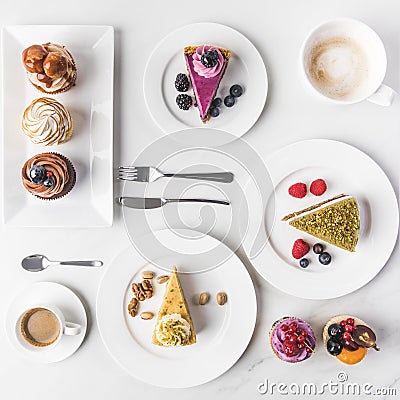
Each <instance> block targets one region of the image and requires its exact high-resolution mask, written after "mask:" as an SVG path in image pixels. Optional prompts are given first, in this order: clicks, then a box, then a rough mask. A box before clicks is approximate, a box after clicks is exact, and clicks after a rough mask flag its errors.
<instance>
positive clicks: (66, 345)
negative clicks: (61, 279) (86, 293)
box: [6, 282, 87, 363]
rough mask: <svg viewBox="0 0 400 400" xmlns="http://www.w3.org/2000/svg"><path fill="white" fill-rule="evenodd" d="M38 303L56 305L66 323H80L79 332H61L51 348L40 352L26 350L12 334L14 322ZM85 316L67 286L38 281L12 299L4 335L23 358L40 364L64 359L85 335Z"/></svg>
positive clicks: (83, 310) (79, 343)
mask: <svg viewBox="0 0 400 400" xmlns="http://www.w3.org/2000/svg"><path fill="white" fill-rule="evenodd" d="M38 304H41V305H46V304H51V305H55V306H57V307H58V308H59V309H60V310H61V311H62V313H63V314H64V316H65V319H66V320H67V321H69V322H74V323H77V324H79V325H81V327H82V329H81V333H80V334H79V335H75V336H65V335H63V336H62V337H61V339H60V341H59V343H58V344H57V345H56V346H55V347H51V348H49V349H44V350H43V351H29V350H28V349H27V348H25V347H24V346H22V345H21V343H20V342H19V341H18V339H17V337H16V335H15V329H16V323H17V321H18V318H19V317H20V316H21V314H22V313H23V312H24V311H25V310H28V309H29V308H31V307H34V306H36V305H38ZM86 328H87V317H86V311H85V308H84V306H83V304H82V302H81V301H80V299H79V297H78V296H77V295H76V294H75V293H74V292H73V291H72V290H71V289H68V288H67V287H65V286H63V285H60V284H58V283H53V282H38V283H34V284H33V285H31V286H30V287H28V288H26V289H25V290H24V291H23V292H21V293H19V294H18V296H17V297H16V298H15V299H14V300H13V302H12V304H11V306H10V308H9V310H8V312H7V317H6V330H7V336H8V338H9V340H10V342H11V343H12V344H13V345H14V347H15V348H16V349H17V350H18V351H19V352H20V353H21V354H22V355H23V356H25V357H27V358H29V359H31V360H33V361H36V362H40V363H54V362H58V361H62V360H65V359H66V358H68V357H69V356H71V355H72V354H74V353H75V351H76V350H78V348H79V346H80V345H81V344H82V342H83V339H84V338H85V335H86Z"/></svg>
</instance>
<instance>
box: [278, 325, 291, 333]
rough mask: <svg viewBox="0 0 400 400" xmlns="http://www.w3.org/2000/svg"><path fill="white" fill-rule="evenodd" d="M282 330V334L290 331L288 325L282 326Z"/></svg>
mask: <svg viewBox="0 0 400 400" xmlns="http://www.w3.org/2000/svg"><path fill="white" fill-rule="evenodd" d="M280 329H281V331H282V332H287V330H288V329H289V327H288V326H287V325H286V324H284V325H282V326H281V327H280Z"/></svg>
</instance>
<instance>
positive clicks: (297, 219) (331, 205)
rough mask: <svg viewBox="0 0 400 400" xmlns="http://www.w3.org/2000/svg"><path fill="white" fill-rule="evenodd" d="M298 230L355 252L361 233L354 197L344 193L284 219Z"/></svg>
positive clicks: (283, 219)
mask: <svg viewBox="0 0 400 400" xmlns="http://www.w3.org/2000/svg"><path fill="white" fill-rule="evenodd" d="M282 221H287V222H288V223H289V225H291V226H293V227H294V228H296V229H298V230H300V231H303V232H306V233H308V234H310V235H312V236H314V237H316V238H318V239H320V240H323V241H325V242H327V243H330V244H333V245H334V246H337V247H340V248H341V249H344V250H347V251H350V252H354V251H355V249H356V245H357V242H358V236H359V231H360V214H359V211H358V204H357V201H356V199H355V198H354V197H352V196H348V195H345V194H340V195H338V196H335V197H333V198H331V199H328V200H325V201H323V202H321V203H318V204H315V205H313V206H311V207H308V208H305V209H303V210H300V211H296V212H293V213H291V214H289V215H286V216H285V217H283V218H282Z"/></svg>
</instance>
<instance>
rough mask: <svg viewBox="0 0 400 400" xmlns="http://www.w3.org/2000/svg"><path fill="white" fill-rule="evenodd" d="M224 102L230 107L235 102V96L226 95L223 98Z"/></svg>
mask: <svg viewBox="0 0 400 400" xmlns="http://www.w3.org/2000/svg"><path fill="white" fill-rule="evenodd" d="M224 104H225V105H226V106H227V107H232V106H233V105H234V104H235V98H234V97H233V96H231V95H228V96H226V97H225V98H224Z"/></svg>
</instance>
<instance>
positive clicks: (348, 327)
mask: <svg viewBox="0 0 400 400" xmlns="http://www.w3.org/2000/svg"><path fill="white" fill-rule="evenodd" d="M353 329H354V328H353V326H352V325H348V324H347V321H346V325H345V326H344V330H345V332H353Z"/></svg>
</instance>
